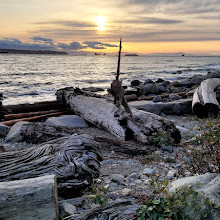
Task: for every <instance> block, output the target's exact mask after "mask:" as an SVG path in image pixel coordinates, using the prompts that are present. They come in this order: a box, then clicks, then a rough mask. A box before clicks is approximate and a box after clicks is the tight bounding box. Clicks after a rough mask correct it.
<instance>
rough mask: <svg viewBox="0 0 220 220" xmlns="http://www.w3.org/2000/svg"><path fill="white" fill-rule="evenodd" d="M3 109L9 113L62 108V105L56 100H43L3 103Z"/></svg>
mask: <svg viewBox="0 0 220 220" xmlns="http://www.w3.org/2000/svg"><path fill="white" fill-rule="evenodd" d="M3 108H4V109H5V111H8V112H10V113H13V114H16V113H25V112H34V111H48V110H54V109H62V108H63V105H61V104H59V103H58V102H57V101H45V102H35V103H33V104H28V103H26V104H18V105H5V106H3Z"/></svg>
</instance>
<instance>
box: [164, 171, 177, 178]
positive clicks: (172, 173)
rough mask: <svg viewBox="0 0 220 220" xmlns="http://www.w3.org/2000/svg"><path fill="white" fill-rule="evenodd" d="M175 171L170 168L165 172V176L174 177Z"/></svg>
mask: <svg viewBox="0 0 220 220" xmlns="http://www.w3.org/2000/svg"><path fill="white" fill-rule="evenodd" d="M175 173H176V171H175V170H170V171H169V172H168V173H167V175H166V177H174V175H175Z"/></svg>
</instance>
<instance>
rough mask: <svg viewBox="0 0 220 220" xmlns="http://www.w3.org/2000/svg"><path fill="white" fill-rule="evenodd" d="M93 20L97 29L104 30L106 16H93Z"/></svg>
mask: <svg viewBox="0 0 220 220" xmlns="http://www.w3.org/2000/svg"><path fill="white" fill-rule="evenodd" d="M95 22H96V24H97V26H98V27H97V30H99V31H105V30H106V27H105V26H106V17H105V16H98V17H95Z"/></svg>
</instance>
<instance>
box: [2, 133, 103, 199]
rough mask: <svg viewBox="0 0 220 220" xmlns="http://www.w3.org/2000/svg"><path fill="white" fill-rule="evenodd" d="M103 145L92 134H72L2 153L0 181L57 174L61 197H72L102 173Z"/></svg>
mask: <svg viewBox="0 0 220 220" xmlns="http://www.w3.org/2000/svg"><path fill="white" fill-rule="evenodd" d="M101 159H102V156H101V154H100V145H99V144H98V143H97V142H96V141H94V139H93V138H92V137H91V136H89V135H71V136H70V137H69V138H68V137H64V138H60V139H59V140H56V142H53V141H51V142H48V143H46V144H43V145H42V146H40V147H32V148H29V149H26V150H21V151H12V152H5V153H1V154H0V182H3V181H4V182H5V181H11V180H20V179H27V178H34V177H38V176H43V175H50V174H55V175H56V176H57V186H58V193H59V196H62V197H71V196H75V195H78V194H80V193H81V191H82V190H84V189H85V188H86V187H88V186H89V185H90V184H91V183H92V180H93V178H97V177H98V176H99V172H100V162H99V161H100V160H101Z"/></svg>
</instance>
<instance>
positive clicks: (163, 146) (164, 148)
mask: <svg viewBox="0 0 220 220" xmlns="http://www.w3.org/2000/svg"><path fill="white" fill-rule="evenodd" d="M161 150H162V151H167V152H170V153H172V152H173V147H172V146H166V145H164V144H161Z"/></svg>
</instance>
